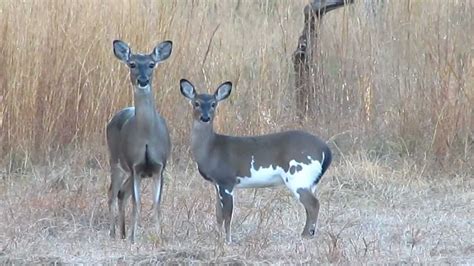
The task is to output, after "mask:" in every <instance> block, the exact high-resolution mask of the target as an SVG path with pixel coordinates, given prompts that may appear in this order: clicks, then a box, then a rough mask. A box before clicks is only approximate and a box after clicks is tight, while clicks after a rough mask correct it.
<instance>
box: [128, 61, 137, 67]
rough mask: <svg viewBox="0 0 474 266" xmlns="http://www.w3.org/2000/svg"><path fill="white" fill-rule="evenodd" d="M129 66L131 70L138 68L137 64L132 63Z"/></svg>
mask: <svg viewBox="0 0 474 266" xmlns="http://www.w3.org/2000/svg"><path fill="white" fill-rule="evenodd" d="M128 65H129V66H130V68H136V67H137V64H135V62H130V63H129V64H128Z"/></svg>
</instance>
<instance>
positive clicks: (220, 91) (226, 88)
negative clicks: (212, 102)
mask: <svg viewBox="0 0 474 266" xmlns="http://www.w3.org/2000/svg"><path fill="white" fill-rule="evenodd" d="M231 91H232V82H230V81H227V82H224V83H222V84H221V85H220V86H219V87H218V88H217V90H216V92H215V93H214V96H215V97H216V100H217V101H218V102H219V101H222V100H225V99H226V98H227V97H229V95H230V92H231Z"/></svg>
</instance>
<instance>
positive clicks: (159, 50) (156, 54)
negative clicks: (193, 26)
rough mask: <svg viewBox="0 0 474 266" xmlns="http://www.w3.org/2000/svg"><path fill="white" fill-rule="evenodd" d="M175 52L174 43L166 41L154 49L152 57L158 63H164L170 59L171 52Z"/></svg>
mask: <svg viewBox="0 0 474 266" xmlns="http://www.w3.org/2000/svg"><path fill="white" fill-rule="evenodd" d="M172 50H173V42H171V41H164V42H162V43H160V44H158V45H157V46H156V47H155V49H153V53H152V54H151V56H152V57H153V60H155V62H156V63H158V62H161V61H164V60H166V59H168V57H170V55H171V51H172Z"/></svg>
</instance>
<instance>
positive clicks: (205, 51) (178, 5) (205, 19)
mask: <svg viewBox="0 0 474 266" xmlns="http://www.w3.org/2000/svg"><path fill="white" fill-rule="evenodd" d="M377 2H379V1H373V2H372V4H374V5H373V6H371V4H370V3H371V2H370V1H360V2H357V3H355V4H354V5H351V6H350V7H348V8H342V9H340V10H337V11H334V12H332V13H330V14H328V15H327V16H325V18H324V21H323V23H322V25H321V28H320V30H321V34H320V36H319V39H318V51H317V53H316V54H317V58H316V62H317V64H316V65H315V68H314V80H315V82H317V83H319V84H321V89H320V91H318V94H317V98H316V99H314V105H316V107H317V108H316V110H317V115H316V116H315V117H308V118H307V120H306V121H305V122H304V123H303V125H302V127H303V128H305V129H306V130H309V131H311V132H314V133H318V134H320V135H322V136H323V137H325V138H330V139H331V140H332V141H333V142H334V144H335V145H336V146H337V148H336V150H337V149H340V150H344V151H347V150H354V149H361V148H363V149H367V150H373V151H375V152H377V153H379V154H381V155H384V154H387V153H390V154H395V155H400V156H406V155H408V156H412V155H415V157H417V158H428V159H429V160H431V159H432V158H437V159H442V160H441V161H442V162H445V161H446V159H448V160H449V161H451V162H452V161H453V160H455V161H456V162H458V163H459V164H457V165H459V166H461V167H464V166H466V165H467V166H469V165H471V163H472V155H471V154H472V146H473V133H472V132H473V123H474V117H473V115H472V110H473V106H474V105H473V101H474V89H473V87H474V71H473V67H474V58H473V57H472V52H473V49H474V48H473V37H472V36H473V35H474V25H473V21H474V17H473V10H474V3H473V1H455V0H452V1H442V0H436V1H413V0H405V1H383V3H382V4H375V3H377ZM380 2H382V1H380ZM306 3H307V1H306V0H299V1H290V0H285V1H270V0H267V1H258V2H254V1H250V2H249V1H131V0H129V1H126V0H122V1H100V2H97V1H55V0H49V1H46V0H45V1H32V0H29V1H1V2H0V14H1V15H0V25H1V26H0V31H1V35H2V38H1V40H0V52H1V57H0V86H1V88H0V89H1V91H0V127H1V132H0V134H1V135H0V138H1V145H2V147H1V148H2V151H3V152H2V154H3V155H4V157H5V158H7V161H8V162H10V163H12V162H13V164H20V165H21V164H25V161H27V160H30V159H33V160H35V159H38V158H47V157H44V155H51V154H58V152H60V151H63V150H68V149H74V148H79V147H83V148H85V149H91V150H93V151H97V153H99V154H101V156H102V155H103V154H105V147H104V128H105V124H106V123H107V121H108V120H109V119H110V117H111V116H112V115H113V114H114V113H115V112H116V111H117V110H119V109H120V108H122V107H124V106H128V105H131V104H132V94H131V90H130V85H129V80H128V73H127V70H126V67H125V66H123V65H121V64H120V63H119V62H118V61H117V60H116V59H115V58H114V56H113V54H112V45H111V43H112V40H113V39H116V38H120V39H123V40H125V41H127V42H129V43H130V44H131V46H132V49H134V50H135V51H149V50H151V49H152V47H153V46H154V45H155V44H156V43H157V42H159V41H162V40H165V39H170V40H172V41H173V42H174V49H173V54H172V56H171V58H170V59H169V60H168V61H167V62H165V63H163V64H162V65H161V66H160V67H159V68H158V70H157V71H156V74H155V75H156V77H155V83H154V89H155V91H156V93H155V96H156V101H157V106H158V108H159V110H160V112H161V113H162V114H163V116H164V117H165V118H166V119H167V120H168V124H169V126H170V128H171V130H172V140H173V143H174V147H175V152H177V153H178V154H179V153H181V152H183V151H186V150H187V148H186V147H187V144H188V138H189V128H190V116H189V114H188V113H189V109H188V105H187V103H186V101H185V100H184V99H183V98H182V97H181V96H180V94H179V90H178V81H179V79H180V78H183V77H185V78H188V79H190V80H191V81H193V82H194V83H195V84H198V87H199V89H200V90H201V91H204V90H206V91H212V90H214V88H215V87H216V86H217V85H218V84H219V83H220V82H222V81H224V80H231V81H233V83H234V84H235V88H234V90H233V94H232V96H231V98H230V100H228V101H227V103H225V104H223V105H221V107H220V110H219V116H218V121H217V123H216V126H217V130H218V131H220V132H223V133H232V134H244V135H250V134H261V133H267V132H274V131H279V130H282V129H287V128H295V127H300V126H299V125H298V124H297V123H296V121H295V118H294V117H295V111H296V107H295V106H294V102H295V100H294V92H293V83H294V80H293V78H294V77H293V66H292V62H291V53H292V52H293V51H294V49H295V46H296V42H297V38H298V35H299V33H300V31H301V29H302V20H303V18H302V10H303V7H304V5H305V4H306ZM367 3H369V4H367ZM438 161H439V160H438ZM18 162H19V163H18ZM447 165H449V164H447Z"/></svg>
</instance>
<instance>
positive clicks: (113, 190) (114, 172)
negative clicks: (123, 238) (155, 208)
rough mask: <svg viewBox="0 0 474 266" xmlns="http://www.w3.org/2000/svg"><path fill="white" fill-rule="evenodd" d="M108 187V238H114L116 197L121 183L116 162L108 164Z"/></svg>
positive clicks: (121, 175) (120, 175)
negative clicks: (109, 173)
mask: <svg viewBox="0 0 474 266" xmlns="http://www.w3.org/2000/svg"><path fill="white" fill-rule="evenodd" d="M110 172H111V175H110V181H111V182H110V187H109V193H108V205H109V212H110V233H109V234H110V237H112V238H115V224H116V223H117V218H116V217H117V213H118V206H117V197H118V194H119V190H120V186H121V185H122V182H123V173H122V171H121V169H120V166H119V163H118V162H113V161H112V160H111V162H110Z"/></svg>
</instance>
